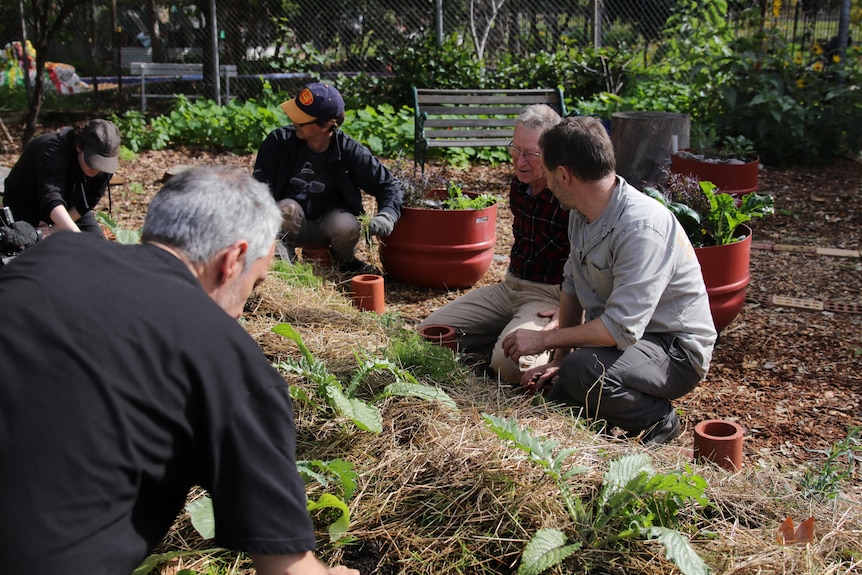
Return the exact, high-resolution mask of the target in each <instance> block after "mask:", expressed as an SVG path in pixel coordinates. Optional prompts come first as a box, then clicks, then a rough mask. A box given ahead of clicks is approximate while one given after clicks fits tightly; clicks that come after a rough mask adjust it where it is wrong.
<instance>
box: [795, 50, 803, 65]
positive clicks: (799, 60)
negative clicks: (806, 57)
mask: <svg viewBox="0 0 862 575" xmlns="http://www.w3.org/2000/svg"><path fill="white" fill-rule="evenodd" d="M793 61H794V62H795V63H796V64H801V63H802V52H797V53H796V55H795V56H794V57H793Z"/></svg>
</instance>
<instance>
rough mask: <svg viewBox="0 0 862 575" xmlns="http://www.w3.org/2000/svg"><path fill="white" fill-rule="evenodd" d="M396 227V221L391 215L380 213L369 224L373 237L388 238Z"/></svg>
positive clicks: (369, 231)
mask: <svg viewBox="0 0 862 575" xmlns="http://www.w3.org/2000/svg"><path fill="white" fill-rule="evenodd" d="M394 227H395V219H394V218H393V217H392V216H390V215H389V214H384V213H383V212H380V213H379V214H377V215H376V216H374V217H373V218H371V221H370V222H368V233H370V234H371V235H372V236H381V237H383V236H388V235H389V234H391V233H392V229H393V228H394Z"/></svg>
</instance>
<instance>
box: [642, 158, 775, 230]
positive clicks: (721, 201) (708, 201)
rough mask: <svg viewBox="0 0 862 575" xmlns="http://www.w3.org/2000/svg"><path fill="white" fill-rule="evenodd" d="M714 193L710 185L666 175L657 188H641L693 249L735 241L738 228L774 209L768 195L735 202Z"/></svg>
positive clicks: (722, 194)
mask: <svg viewBox="0 0 862 575" xmlns="http://www.w3.org/2000/svg"><path fill="white" fill-rule="evenodd" d="M716 189H717V188H716V187H715V184H713V183H712V182H701V181H699V180H698V179H697V178H694V177H692V176H688V175H685V174H674V173H670V174H668V177H667V180H666V181H665V183H663V184H662V185H661V186H659V187H653V186H644V189H643V192H644V193H645V194H646V195H648V196H650V197H651V198H653V199H655V200H658V201H659V202H661V203H662V204H663V205H664V206H666V207H667V208H668V209H669V210H670V211H671V212H673V214H674V215H675V216H676V218H677V219H678V220H679V222H680V224H682V227H683V228H684V229H685V231H686V234H687V235H688V238H689V240H690V241H691V244H692V245H693V246H694V247H704V246H714V245H725V244H729V243H732V242H734V241H737V240H738V239H739V238H738V237H737V236H736V228H737V227H738V226H739V225H740V224H743V223H745V222H747V221H750V220H751V219H752V218H756V217H763V216H767V215H771V214H772V213H773V211H774V209H775V201H774V199H773V198H772V196H771V195H764V194H757V193H755V192H752V193H750V194H746V195H745V196H743V197H742V198H740V199H739V200H737V199H736V198H734V197H733V196H731V195H730V194H728V193H724V192H721V193H716Z"/></svg>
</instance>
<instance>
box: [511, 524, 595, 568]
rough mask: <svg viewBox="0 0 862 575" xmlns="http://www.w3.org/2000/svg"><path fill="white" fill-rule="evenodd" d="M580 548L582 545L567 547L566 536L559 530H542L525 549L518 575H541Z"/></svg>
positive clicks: (576, 544) (574, 544)
mask: <svg viewBox="0 0 862 575" xmlns="http://www.w3.org/2000/svg"><path fill="white" fill-rule="evenodd" d="M580 548H581V544H580V543H573V544H571V545H566V535H565V534H564V533H563V532H562V531H560V530H559V529H540V530H539V531H537V532H536V534H535V535H534V536H533V538H532V539H531V540H530V542H529V543H527V546H526V547H525V548H524V554H523V555H522V556H521V565H520V567H518V575H539V574H540V573H543V572H545V571H547V570H548V569H550V568H551V567H553V566H554V565H559V564H560V563H562V562H563V561H565V560H566V559H567V558H568V557H570V556H571V555H572V554H573V553H574V552H575V551H577V550H578V549H580Z"/></svg>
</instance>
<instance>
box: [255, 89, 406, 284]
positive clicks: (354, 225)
mask: <svg viewBox="0 0 862 575" xmlns="http://www.w3.org/2000/svg"><path fill="white" fill-rule="evenodd" d="M281 108H282V109H283V110H284V112H285V113H286V114H287V116H288V118H290V121H291V122H292V125H289V126H282V127H281V128H277V129H275V130H273V131H272V132H271V133H270V134H269V135H268V136H267V137H266V139H265V140H264V142H263V144H261V146H260V149H259V150H258V153H257V159H256V160H255V164H254V177H255V178H257V179H258V180H259V181H261V182H264V183H266V184H267V185H269V189H270V192H271V193H272V195H273V197H274V198H275V199H276V201H277V202H278V205H279V207H280V208H281V213H282V217H283V220H282V228H281V232H282V242H283V244H284V245H285V247H286V248H287V254H288V257H289V258H290V259H291V260H293V259H295V257H296V248H297V247H310V248H311V247H313V248H327V247H328V248H329V250H330V254H331V255H332V260H333V262H334V263H335V265H336V266H337V267H338V269H339V271H341V272H343V273H347V274H351V275H356V274H363V273H375V274H379V273H380V270H378V269H377V268H375V267H374V266H372V265H370V264H368V263H366V262H364V261H362V260H360V259H359V258H357V257H356V244H357V243H358V242H359V235H360V224H359V220H358V218H357V216H359V215H361V214H363V213H364V211H365V210H364V208H363V205H362V192H365V193H366V194H369V195H371V196H373V197H374V198H375V200H376V204H377V205H376V208H377V211H376V214H375V215H374V217H373V218H371V220H370V222H369V226H368V231H369V232H370V233H371V234H372V235H377V236H387V235H389V234H390V233H391V232H392V229H393V228H394V227H395V222H397V221H398V218H399V217H400V216H401V204H402V202H403V198H404V192H403V189H402V185H401V182H399V181H398V180H396V179H395V178H394V177H393V176H392V174H391V173H389V170H387V169H386V166H384V165H383V164H382V163H381V162H380V160H378V159H377V158H376V157H375V156H374V155H373V154H372V153H371V151H370V150H368V148H366V147H365V146H363V145H362V144H360V143H359V142H357V141H356V140H354V139H353V138H351V137H350V136H347V135H346V134H344V133H343V132H341V131H340V130H339V129H338V128H339V127H340V126H341V125H342V124H343V123H344V100H343V99H342V97H341V94H339V93H338V90H336V89H335V88H334V87H333V86H331V85H329V84H325V83H321V82H315V83H311V84H308V85H306V86H305V87H304V88H303V89H302V90H301V91H300V92H299V94H298V95H297V96H296V97H295V98H292V99H290V100H288V101H287V102H285V103H283V104H282V105H281Z"/></svg>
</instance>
